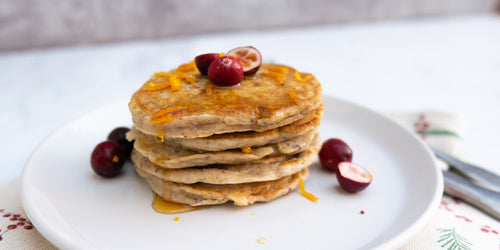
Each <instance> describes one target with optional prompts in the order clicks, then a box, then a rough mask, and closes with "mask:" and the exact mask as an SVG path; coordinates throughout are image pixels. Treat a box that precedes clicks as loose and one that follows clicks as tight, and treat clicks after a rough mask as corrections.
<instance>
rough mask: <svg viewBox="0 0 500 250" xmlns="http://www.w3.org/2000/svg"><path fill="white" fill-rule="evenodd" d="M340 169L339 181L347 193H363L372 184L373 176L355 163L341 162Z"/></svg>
mask: <svg viewBox="0 0 500 250" xmlns="http://www.w3.org/2000/svg"><path fill="white" fill-rule="evenodd" d="M338 169H339V171H338V173H337V181H338V182H339V184H340V187H342V189H344V190H345V191H347V192H350V193H354V192H358V191H361V190H363V189H365V188H366V187H368V185H370V183H371V182H372V175H371V174H370V173H369V172H368V171H367V170H366V169H364V168H362V167H360V166H358V165H356V164H354V163H351V162H341V163H339V166H338Z"/></svg>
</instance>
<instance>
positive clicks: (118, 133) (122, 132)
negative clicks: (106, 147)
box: [108, 127, 134, 159]
mask: <svg viewBox="0 0 500 250" xmlns="http://www.w3.org/2000/svg"><path fill="white" fill-rule="evenodd" d="M128 131H130V129H129V128H127V127H118V128H115V129H113V131H111V132H110V133H109V135H108V140H110V141H115V142H118V144H120V148H121V150H122V152H123V154H124V155H123V156H125V158H126V159H128V158H129V157H130V153H131V152H132V148H133V147H134V143H133V142H130V141H128V140H127V138H126V134H127V132H128Z"/></svg>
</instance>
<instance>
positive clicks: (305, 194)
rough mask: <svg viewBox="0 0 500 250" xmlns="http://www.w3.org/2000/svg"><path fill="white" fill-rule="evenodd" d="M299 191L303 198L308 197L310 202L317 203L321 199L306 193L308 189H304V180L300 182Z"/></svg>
mask: <svg viewBox="0 0 500 250" xmlns="http://www.w3.org/2000/svg"><path fill="white" fill-rule="evenodd" d="M299 189H300V192H301V194H302V196H304V197H306V198H307V199H308V200H310V201H312V202H316V201H317V200H318V199H319V198H318V197H316V196H314V195H312V194H311V193H308V192H306V188H305V187H304V179H300V180H299Z"/></svg>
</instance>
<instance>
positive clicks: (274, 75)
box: [261, 71, 285, 83]
mask: <svg viewBox="0 0 500 250" xmlns="http://www.w3.org/2000/svg"><path fill="white" fill-rule="evenodd" d="M261 74H262V75H263V76H267V77H270V78H273V80H274V81H275V82H277V83H282V82H283V81H285V75H284V74H282V73H278V72H272V71H270V72H262V73H261Z"/></svg>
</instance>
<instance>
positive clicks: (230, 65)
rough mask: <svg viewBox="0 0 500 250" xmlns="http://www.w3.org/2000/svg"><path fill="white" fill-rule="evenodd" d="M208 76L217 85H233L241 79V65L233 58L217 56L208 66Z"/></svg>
mask: <svg viewBox="0 0 500 250" xmlns="http://www.w3.org/2000/svg"><path fill="white" fill-rule="evenodd" d="M208 78H209V79H210V81H212V83H213V84H215V86H218V87H228V86H233V85H236V84H238V83H240V82H241V80H243V67H242V66H241V63H240V62H239V61H238V60H236V59H235V58H232V57H229V56H223V57H219V58H217V59H215V61H213V62H212V64H210V67H208Z"/></svg>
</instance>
